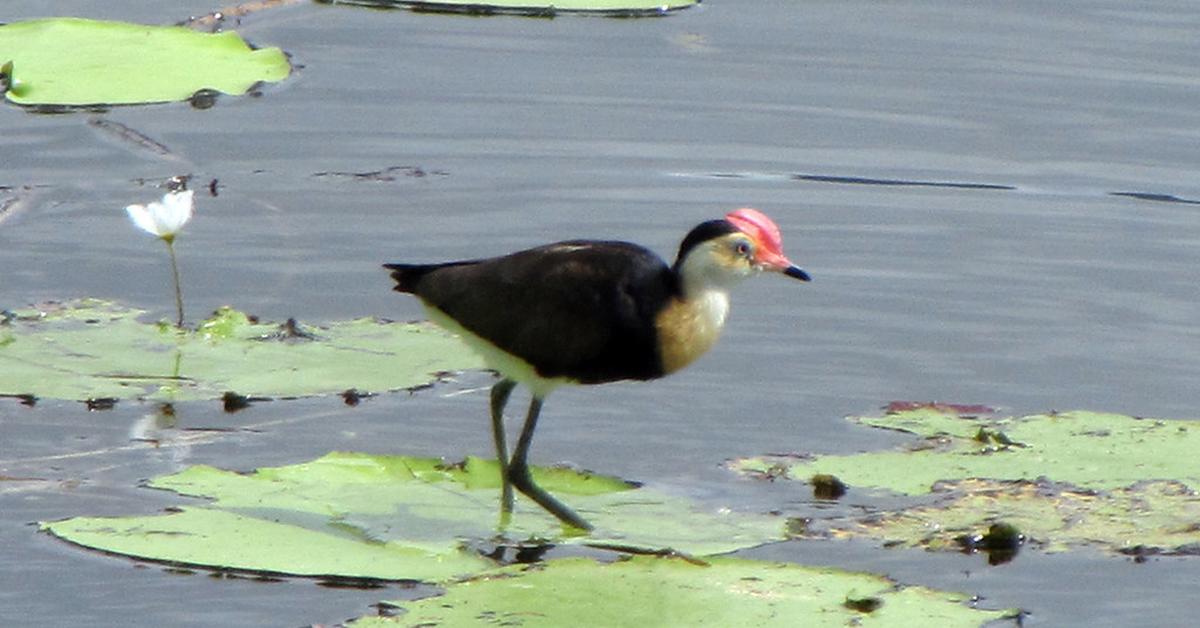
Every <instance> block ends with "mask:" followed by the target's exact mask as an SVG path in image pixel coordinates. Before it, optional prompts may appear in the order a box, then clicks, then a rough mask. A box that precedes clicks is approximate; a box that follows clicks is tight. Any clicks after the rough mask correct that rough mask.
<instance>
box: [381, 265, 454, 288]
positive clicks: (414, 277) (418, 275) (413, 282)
mask: <svg viewBox="0 0 1200 628" xmlns="http://www.w3.org/2000/svg"><path fill="white" fill-rule="evenodd" d="M474 263H475V261H474V260H470V261H462V262H445V263H442V264H384V265H383V267H384V268H386V269H388V270H390V271H392V279H395V280H396V287H395V288H393V290H395V291H396V292H407V293H408V294H416V293H417V284H418V283H421V280H422V279H424V278H425V275H428V274H429V273H431V272H433V271H435V270H437V269H439V268H445V267H447V266H462V265H464V264H474Z"/></svg>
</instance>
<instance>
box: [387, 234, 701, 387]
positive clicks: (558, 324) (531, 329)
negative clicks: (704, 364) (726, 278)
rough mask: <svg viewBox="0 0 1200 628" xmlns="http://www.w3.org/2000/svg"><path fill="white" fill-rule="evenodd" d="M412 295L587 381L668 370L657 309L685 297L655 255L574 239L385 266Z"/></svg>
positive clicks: (541, 367)
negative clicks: (479, 256)
mask: <svg viewBox="0 0 1200 628" xmlns="http://www.w3.org/2000/svg"><path fill="white" fill-rule="evenodd" d="M384 267H385V268H388V269H389V270H391V271H392V278H393V279H395V280H396V288H395V289H396V290H397V291H399V292H408V293H412V294H414V295H416V296H418V297H420V298H421V301H423V302H424V303H425V304H426V305H427V306H431V307H435V308H437V309H439V310H441V311H442V312H444V313H445V314H446V315H447V316H449V317H450V318H453V319H454V320H456V321H458V322H459V323H460V324H462V326H463V327H465V328H467V329H468V330H470V331H471V332H473V333H475V334H476V335H478V336H480V337H482V338H486V339H488V340H489V341H491V342H492V344H494V345H496V346H497V347H499V348H500V349H503V350H504V351H506V352H508V353H510V354H512V355H515V356H517V357H519V358H521V359H523V360H525V361H526V362H528V363H530V364H531V365H532V366H533V367H534V369H536V370H537V373H538V375H540V376H542V377H546V378H553V377H568V378H570V379H573V380H576V381H579V382H580V383H584V384H600V383H604V382H611V381H616V380H620V379H652V378H655V377H661V376H662V374H663V369H662V363H661V360H660V358H659V355H658V347H657V345H656V343H655V339H656V334H655V329H654V315H655V314H656V313H657V312H658V311H659V310H661V309H662V308H663V307H664V305H665V304H666V302H667V300H668V299H670V298H671V297H672V296H675V295H677V294H678V291H679V286H678V282H677V281H676V279H675V274H674V273H673V272H672V270H671V268H669V267H668V266H667V265H666V264H665V263H664V262H663V261H662V259H661V258H659V257H658V256H657V255H655V254H654V253H653V252H651V251H649V250H646V249H645V248H642V247H640V246H637V245H635V244H630V243H627V242H602V241H589V240H572V241H568V242H559V243H557V244H549V245H546V246H540V247H537V248H533V249H528V250H525V251H520V252H517V253H513V254H511V255H505V256H503V257H495V258H491V259H483V260H471V261H460V262H449V263H445V264H431V265H420V264H385V265H384Z"/></svg>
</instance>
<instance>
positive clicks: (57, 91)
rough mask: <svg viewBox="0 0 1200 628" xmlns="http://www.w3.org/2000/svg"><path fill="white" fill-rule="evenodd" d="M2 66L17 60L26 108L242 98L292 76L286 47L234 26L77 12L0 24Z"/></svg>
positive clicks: (15, 94) (14, 77) (15, 75)
mask: <svg viewBox="0 0 1200 628" xmlns="http://www.w3.org/2000/svg"><path fill="white" fill-rule="evenodd" d="M0 63H4V64H6V66H7V64H8V63H11V66H8V67H10V68H11V74H10V76H9V77H8V78H9V82H10V87H9V89H8V91H7V92H6V93H5V97H7V98H8V100H10V101H12V102H14V103H17V104H19V105H62V106H84V105H122V104H141V103H154V102H168V101H181V100H187V99H189V98H191V97H192V95H193V94H195V93H197V92H199V91H201V90H215V91H218V92H223V93H225V94H231V95H240V94H244V93H246V91H248V90H249V89H250V88H251V87H252V86H253V85H255V84H256V83H259V82H275V81H282V80H283V79H285V78H287V77H288V75H289V74H290V73H291V64H290V63H289V62H288V59H287V56H286V55H284V54H283V52H282V51H281V50H279V49H278V48H263V49H260V50H254V49H252V48H251V47H250V46H249V45H248V44H247V43H246V42H245V40H243V39H242V38H241V36H240V35H238V34H237V33H236V32H233V31H225V32H221V33H200V32H196V31H194V30H191V29H189V28H184V27H181V26H152V25H146V24H132V23H129V22H112V21H102V20H88V19H81V18H71V17H61V18H47V19H38V20H28V21H23V22H13V23H10V24H4V25H0Z"/></svg>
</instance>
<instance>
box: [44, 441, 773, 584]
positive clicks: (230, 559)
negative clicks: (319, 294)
mask: <svg viewBox="0 0 1200 628" xmlns="http://www.w3.org/2000/svg"><path fill="white" fill-rule="evenodd" d="M533 474H534V478H535V480H536V481H537V482H538V483H539V484H540V485H541V486H543V487H544V488H545V489H546V490H549V491H551V492H553V493H555V494H559V495H561V496H563V497H564V498H566V499H567V500H568V501H569V503H570V504H571V505H572V506H574V507H576V508H577V509H578V510H579V512H580V513H581V514H583V515H584V516H585V517H588V518H589V519H591V520H592V521H593V522H594V523H596V524H598V529H597V531H596V532H593V533H592V534H591V535H588V536H579V535H574V534H565V533H564V531H563V528H562V526H561V524H560V523H559V522H558V520H556V519H554V518H553V517H551V516H550V515H549V514H547V513H545V512H544V511H543V510H542V509H541V508H540V507H539V506H537V505H535V504H533V503H531V502H528V501H526V500H524V498H519V500H518V503H517V512H516V513H515V514H514V515H513V517H512V522H511V524H510V525H509V526H507V527H506V528H504V529H503V534H504V536H505V537H506V538H509V539H515V540H516V541H517V542H523V541H524V540H527V539H534V540H537V541H538V542H543V541H547V540H548V541H551V542H554V543H560V544H564V543H565V544H589V545H595V546H599V547H606V548H607V547H612V546H618V547H619V548H622V549H630V550H633V551H636V550H638V549H645V550H647V551H658V550H662V549H665V548H671V549H673V550H677V551H680V552H685V553H692V554H714V553H724V552H729V551H733V550H735V549H739V548H744V547H750V546H755V545H760V544H762V543H765V542H768V541H773V540H780V539H782V538H783V537H784V522H783V520H782V518H780V517H775V516H767V515H755V514H739V513H733V512H729V511H725V510H705V509H702V508H700V507H698V506H696V505H695V504H693V503H691V502H690V501H688V500H686V499H683V498H680V497H675V496H671V495H666V494H663V493H661V492H658V491H654V490H652V489H648V488H638V489H634V488H633V486H632V485H630V484H629V483H627V482H625V481H622V480H619V479H617V478H611V477H604V476H599V475H595V474H590V473H582V472H578V471H572V470H567V469H545V468H536V469H534V471H533ZM149 485H150V486H151V487H154V488H161V489H167V490H172V491H175V492H178V493H180V494H183V495H191V496H198V497H201V496H202V497H208V498H211V499H214V500H215V502H214V503H213V504H212V505H211V506H208V507H190V508H186V509H184V510H183V511H182V512H179V513H174V514H166V515H160V516H152V517H105V518H92V517H78V518H74V519H68V520H64V521H57V522H50V523H45V524H43V529H45V530H48V531H49V532H51V533H53V534H54V535H56V536H59V537H61V538H63V539H65V540H67V541H70V542H72V543H76V544H78V545H83V546H86V547H90V548H94V549H98V550H101V551H105V552H111V553H114V554H123V555H128V556H133V557H137V558H143V559H147V560H155V561H162V562H169V563H178V564H189V565H200V566H206V567H213V568H221V569H235V570H245V571H264V572H270V573H288V574H296V575H315V574H319V575H327V576H339V577H345V578H383V579H389V580H432V581H439V580H444V579H445V578H447V577H449V576H451V575H463V574H468V573H476V572H478V571H480V569H482V566H481V563H479V562H478V557H477V556H476V555H475V554H473V553H471V552H469V551H468V550H465V549H463V547H462V546H463V544H464V543H465V542H469V541H471V540H478V539H490V538H493V537H495V536H496V532H497V526H498V521H499V514H498V513H499V472H498V468H497V465H496V464H495V463H494V462H492V461H486V460H481V459H478V458H468V459H467V460H466V461H465V462H463V463H461V464H456V465H447V464H445V463H443V462H442V461H440V460H437V459H433V458H411V457H404V456H372V455H366V454H356V453H331V454H328V455H326V456H324V457H321V458H319V459H317V460H314V461H311V462H307V463H303V464H298V465H291V466H285V467H276V468H264V469H259V470H258V471H255V472H254V473H250V474H239V473H234V472H232V471H223V470H220V469H215V468H213V467H208V466H194V467H190V468H188V469H186V470H184V471H182V472H180V473H177V474H174V475H168V476H165V477H161V478H157V479H155V480H153V481H151V482H150V483H149ZM284 529H286V530H288V535H289V536H290V537H292V538H295V539H301V540H303V544H297V545H287V544H278V543H272V544H261V543H259V542H258V541H257V539H262V538H272V537H273V536H277V535H280V534H282V533H281V530H284ZM348 543H357V544H360V545H362V546H363V547H361V548H359V549H358V550H356V553H357V555H360V556H362V555H365V554H367V553H371V552H375V551H377V550H378V549H379V548H383V549H386V550H387V556H388V557H389V558H388V560H380V561H375V562H372V561H364V562H363V563H361V564H358V563H356V562H355V561H348V560H343V559H342V558H341V557H342V556H343V555H345V554H346V552H347V550H346V549H345V548H346V547H348V545H347V544H348ZM297 547H303V548H304V552H302V553H303V554H305V556H304V557H303V558H302V559H300V558H297V557H296V556H295V554H297V553H298V552H297V551H296V548H297ZM373 548H374V549H373ZM413 556H423V557H424V558H423V561H424V562H422V560H409V559H410V558H412V557H413ZM297 561H299V562H297ZM425 563H428V565H426V564H425ZM427 567H428V568H427Z"/></svg>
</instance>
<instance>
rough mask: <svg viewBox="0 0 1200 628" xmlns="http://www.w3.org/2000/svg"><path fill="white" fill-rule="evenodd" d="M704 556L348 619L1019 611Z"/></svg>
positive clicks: (462, 585) (921, 621)
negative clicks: (692, 560)
mask: <svg viewBox="0 0 1200 628" xmlns="http://www.w3.org/2000/svg"><path fill="white" fill-rule="evenodd" d="M707 563H708V564H707V565H696V564H693V563H690V562H687V561H683V560H678V559H668V558H652V557H645V556H641V557H633V558H629V559H626V560H620V561H617V562H614V563H608V564H604V563H599V562H596V561H594V560H590V559H586V558H569V559H561V560H551V561H548V562H546V563H544V564H536V565H514V566H511V567H506V568H504V569H501V570H497V571H492V572H488V573H487V574H484V575H481V576H478V577H475V578H471V579H469V580H465V581H462V582H457V583H454V584H450V585H448V586H447V587H446V592H445V594H443V595H439V596H436V597H430V598H425V599H422V600H417V601H397V602H394V604H395V605H396V606H400V607H402V608H404V609H405V611H406V612H405V613H404V614H402V615H400V616H398V617H394V618H379V617H369V618H363V619H360V620H357V621H355V622H353V623H352V624H351V625H353V626H355V627H356V628H366V627H375V628H379V627H384V626H468V625H478V624H480V623H487V624H489V625H499V626H507V625H512V626H518V625H519V626H526V627H529V628H532V627H534V626H572V625H579V624H580V622H581V621H583V622H585V623H586V624H587V625H591V626H664V625H670V626H723V627H729V628H736V627H741V626H746V627H748V628H760V627H762V626H806V627H809V628H823V627H829V628H835V627H836V628H842V627H844V626H938V627H939V628H943V627H945V628H948V627H952V626H964V627H965V626H971V627H972V628H974V627H978V626H983V625H984V624H986V623H988V622H991V621H995V620H998V619H1003V618H1006V617H1012V616H1015V615H1016V611H1015V610H981V609H976V608H971V607H970V606H968V603H969V598H968V596H966V595H963V594H959V593H947V592H943V591H936V590H932V589H927V588H924V587H915V586H901V585H898V584H896V583H895V582H892V581H890V580H888V579H887V578H885V577H883V576H876V575H872V574H864V573H854V572H847V571H841V570H837V569H829V568H818V567H803V566H800V565H791V564H785V563H772V562H765V561H755V560H745V559H738V558H715V559H711V560H709V561H707Z"/></svg>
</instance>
